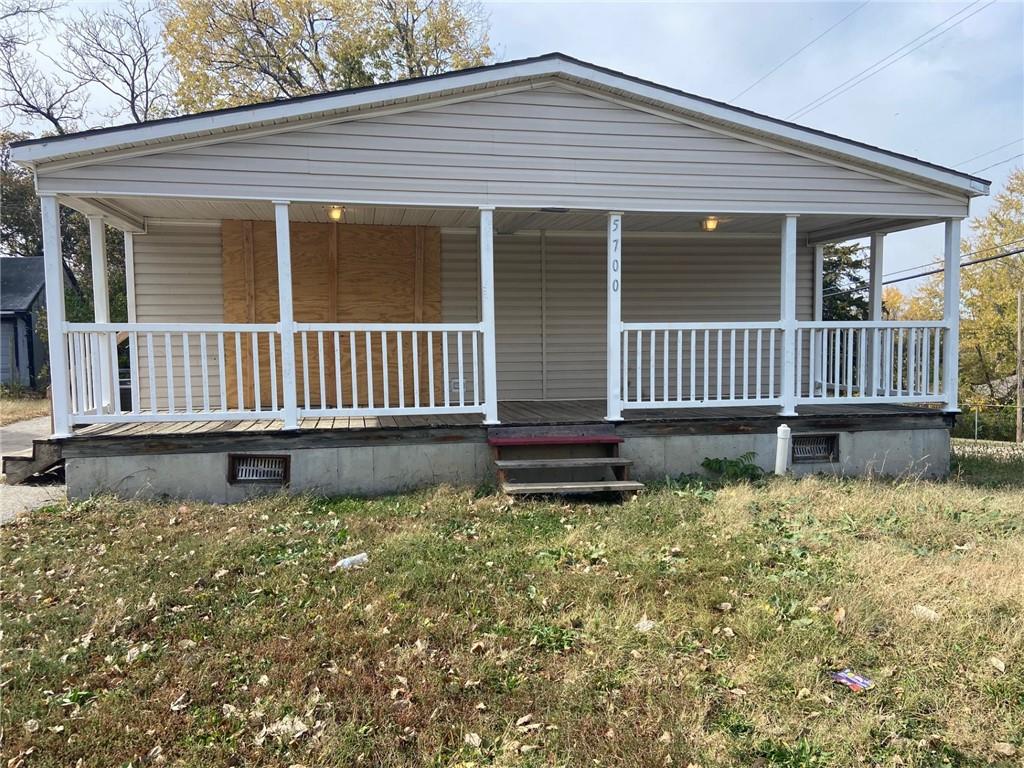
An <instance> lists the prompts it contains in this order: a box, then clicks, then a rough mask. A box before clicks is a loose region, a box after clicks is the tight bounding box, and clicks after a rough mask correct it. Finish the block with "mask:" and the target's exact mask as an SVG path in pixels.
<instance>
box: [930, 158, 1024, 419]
mask: <svg viewBox="0 0 1024 768" xmlns="http://www.w3.org/2000/svg"><path fill="white" fill-rule="evenodd" d="M969 228H970V232H971V234H970V235H969V236H968V237H967V238H965V239H964V240H963V242H962V243H961V245H960V250H961V253H964V254H972V255H971V256H970V257H969V258H970V259H971V260H973V259H983V258H986V257H992V256H998V255H999V254H1003V253H1010V252H1011V251H1016V250H1019V249H1020V248H1022V247H1024V169H1017V170H1015V171H1014V172H1013V173H1011V174H1010V177H1009V179H1008V181H1007V182H1006V186H1005V187H1004V188H1003V189H1002V191H1000V192H999V193H997V194H996V195H995V199H994V201H993V205H992V206H991V208H989V210H988V212H987V213H986V214H985V215H984V216H982V217H980V218H976V219H972V220H971V222H970V225H969ZM942 286H943V278H942V275H941V274H939V275H934V276H933V277H932V278H930V279H929V280H928V282H926V283H925V284H924V285H923V286H922V288H921V290H920V292H919V296H918V297H917V298H918V301H919V302H920V307H922V308H925V309H926V310H927V311H929V312H931V313H932V316H933V317H941V316H942V296H943V289H942ZM960 287H961V294H960V397H961V399H962V401H963V406H964V407H965V408H969V407H973V406H976V405H977V406H986V407H992V406H1002V407H1006V406H1009V405H1010V404H1011V403H1012V402H1013V400H1014V385H1015V383H1016V378H1015V376H1016V364H1017V348H1016V347H1017V335H1016V334H1017V331H1016V323H1017V291H1019V290H1021V289H1022V288H1024V254H1022V253H1018V254H1015V255H1009V256H1005V257H1003V258H997V259H992V260H991V261H987V262H984V263H980V264H974V265H972V266H969V267H965V268H963V269H961V270H960ZM1007 410H1009V409H1008V408H1007Z"/></svg>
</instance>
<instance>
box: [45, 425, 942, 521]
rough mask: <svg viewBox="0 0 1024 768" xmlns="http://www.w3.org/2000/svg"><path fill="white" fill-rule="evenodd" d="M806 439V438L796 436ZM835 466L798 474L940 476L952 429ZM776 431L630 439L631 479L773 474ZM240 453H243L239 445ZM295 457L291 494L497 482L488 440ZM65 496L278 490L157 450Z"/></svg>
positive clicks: (96, 461) (73, 484)
mask: <svg viewBox="0 0 1024 768" xmlns="http://www.w3.org/2000/svg"><path fill="white" fill-rule="evenodd" d="M794 434H795V435H799V434H800V433H799V432H795V433H794ZM836 434H838V438H839V459H838V461H836V462H835V463H824V464H796V465H794V466H793V472H794V474H797V475H802V474H812V473H822V472H824V473H834V474H841V475H865V474H875V475H913V476H917V477H941V476H944V475H946V474H947V473H948V471H949V432H948V430H946V429H913V430H906V429H904V430H884V431H881V430H875V431H859V432H838V433H836ZM775 444H776V437H775V434H774V433H758V434H744V435H735V434H734V435H660V436H650V437H627V438H626V439H625V442H624V443H623V444H622V446H621V454H622V456H623V457H625V458H630V459H632V460H633V461H634V466H633V473H632V474H633V477H635V478H637V479H639V480H644V481H647V482H656V481H659V480H662V479H664V478H666V477H678V476H679V475H681V474H695V473H700V472H701V471H702V470H701V466H700V464H701V462H702V461H703V460H704V459H705V458H706V457H708V456H713V457H729V458H735V457H737V456H740V455H742V454H744V453H747V452H749V451H753V452H754V454H755V456H756V459H755V460H756V462H757V464H758V465H759V466H760V467H762V468H763V469H764V470H766V471H771V470H772V469H773V467H774V465H775ZM235 451H236V452H250V453H260V451H246V449H245V447H244V445H242V444H240V445H239V446H238V447H237V449H235ZM266 453H272V454H275V455H280V454H287V455H289V456H290V457H291V482H290V484H289V487H288V490H289V491H291V492H294V493H320V494H324V495H365V496H375V495H382V494H388V493H395V492H399V491H405V490H410V489H414V488H421V487H425V486H430V485H437V484H440V483H449V484H452V485H476V484H480V483H488V482H493V479H494V467H493V464H492V462H491V452H490V448H489V447H488V446H487V444H486V443H485V442H480V441H462V442H444V443H438V442H431V443H422V444H401V445H386V446H372V445H365V446H351V447H316V448H301V449H297V450H291V451H268V452H266ZM65 470H66V477H67V487H68V497H69V498H72V499H82V498H86V497H89V496H91V495H94V494H97V493H114V494H117V495H119V496H122V497H141V498H160V497H173V498H181V499H194V500H202V501H210V502H218V503H225V502H227V503H230V502H235V501H241V500H244V499H246V498H249V497H252V496H254V495H260V494H265V493H272V492H276V491H277V490H279V489H278V488H276V487H273V486H266V485H258V484H231V483H229V482H228V453H226V452H221V451H218V452H205V453H204V452H194V453H156V454H147V455H138V454H136V455H130V456H118V455H104V456H88V457H77V458H76V457H68V458H67V459H66V467H65Z"/></svg>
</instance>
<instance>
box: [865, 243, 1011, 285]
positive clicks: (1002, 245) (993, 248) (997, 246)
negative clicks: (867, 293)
mask: <svg viewBox="0 0 1024 768" xmlns="http://www.w3.org/2000/svg"><path fill="white" fill-rule="evenodd" d="M1017 243H1024V237H1021V238H1018V239H1017V240H1007V241H1006V242H1005V243H996V244H995V245H990V246H989V247H988V248H979V249H978V250H976V251H970V252H969V253H964V254H961V256H960V258H961V259H966V258H968V257H970V256H977V255H978V254H979V253H985V252H986V251H996V250H998V249H1000V248H1005V247H1006V246H1008V245H1016V244H1017ZM934 263H935V262H934V261H930V262H928V263H926V264H915V265H914V266H912V267H904V268H903V269H894V270H893V271H892V272H886V273H885V274H884V275H882V277H892V276H893V275H898V274H900V273H901V272H913V271H914V270H915V269H922V268H924V267H930V266H932V265H933V264H934Z"/></svg>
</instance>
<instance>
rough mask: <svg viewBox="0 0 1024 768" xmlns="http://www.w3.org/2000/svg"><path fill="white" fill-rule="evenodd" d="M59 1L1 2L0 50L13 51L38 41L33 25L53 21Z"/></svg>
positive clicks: (23, 0)
mask: <svg viewBox="0 0 1024 768" xmlns="http://www.w3.org/2000/svg"><path fill="white" fill-rule="evenodd" d="M58 7H60V3H59V2H57V0H0V49H3V50H4V51H8V50H13V49H15V48H19V47H21V46H25V45H28V44H29V43H30V42H32V41H33V40H35V39H36V37H37V33H36V32H34V31H33V28H32V25H33V24H34V23H38V22H39V21H41V20H43V21H46V20H52V18H53V12H54V11H56V10H57V8H58Z"/></svg>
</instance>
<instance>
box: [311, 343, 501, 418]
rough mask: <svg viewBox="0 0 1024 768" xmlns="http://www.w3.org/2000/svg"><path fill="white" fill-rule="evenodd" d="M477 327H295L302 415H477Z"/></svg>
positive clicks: (480, 375) (479, 354)
mask: <svg viewBox="0 0 1024 768" xmlns="http://www.w3.org/2000/svg"><path fill="white" fill-rule="evenodd" d="M483 333H484V331H483V326H482V325H481V324H479V323H463V324H459V323H429V324H428V323H416V324H402V325H399V324H393V323H377V324H367V323H361V324H337V323H326V324H325V323H296V325H295V335H296V340H297V342H298V344H299V348H298V352H297V353H296V357H297V360H298V362H297V366H298V368H299V377H298V385H299V387H300V395H299V413H300V415H301V416H383V415H411V414H431V413H437V414H442V413H483V412H484V395H483V392H484V390H483V363H482V344H483Z"/></svg>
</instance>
